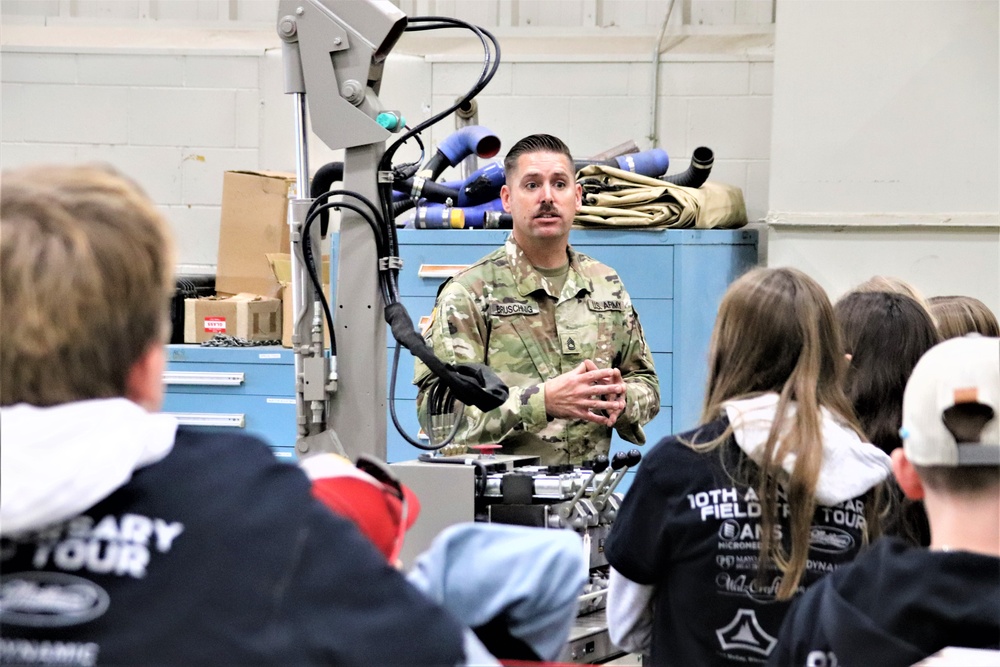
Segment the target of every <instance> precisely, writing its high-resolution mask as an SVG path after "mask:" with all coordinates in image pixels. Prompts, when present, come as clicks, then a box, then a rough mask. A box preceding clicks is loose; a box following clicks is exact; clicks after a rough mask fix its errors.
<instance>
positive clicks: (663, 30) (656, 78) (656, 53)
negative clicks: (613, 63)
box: [647, 0, 674, 148]
mask: <svg viewBox="0 0 1000 667" xmlns="http://www.w3.org/2000/svg"><path fill="white" fill-rule="evenodd" d="M673 11H674V0H670V4H668V5H667V14H666V16H664V17H663V23H661V24H660V34H659V35H658V36H657V38H656V45H655V46H654V47H653V83H652V87H651V88H652V91H653V99H652V103H651V104H650V107H649V136H648V137H647V138H648V139H649V144H650V147H651V148H656V145H657V141H658V140H659V137H658V136H657V133H656V114H657V112H658V110H659V98H660V49H661V48H662V46H663V37H664V36H665V35H666V34H667V23H668V22H669V21H670V14H671V12H673Z"/></svg>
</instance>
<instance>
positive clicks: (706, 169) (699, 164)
mask: <svg viewBox="0 0 1000 667" xmlns="http://www.w3.org/2000/svg"><path fill="white" fill-rule="evenodd" d="M714 163H715V153H713V152H712V149H711V148H708V147H707V146H698V148H696V149H694V153H693V154H692V155H691V166H689V167H688V168H687V171H682V172H681V173H679V174H674V175H673V176H660V180H661V181H666V182H667V183H673V184H674V185H681V186H683V187H686V188H700V187H701V186H702V184H704V182H705V181H707V180H708V175H709V174H710V173H712V165H713V164H714Z"/></svg>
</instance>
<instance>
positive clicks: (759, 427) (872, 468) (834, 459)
mask: <svg viewBox="0 0 1000 667" xmlns="http://www.w3.org/2000/svg"><path fill="white" fill-rule="evenodd" d="M777 407H778V395H777V394H774V393H770V394H763V395H761V396H757V397H755V398H747V399H742V400H738V401H730V402H728V403H726V404H725V409H726V416H727V417H729V423H730V424H731V425H732V427H733V437H734V438H735V439H736V444H737V445H738V446H739V447H740V449H742V450H743V452H744V453H745V454H746V455H747V456H749V457H750V459H751V460H752V461H754V462H755V463H758V464H759V463H760V462H761V459H762V458H763V455H764V445H766V444H767V436H768V434H769V433H770V432H771V424H773V423H774V417H775V412H776V410H777ZM795 409H796V406H795V404H794V403H790V404H789V406H788V410H787V414H786V416H785V424H786V425H788V424H790V420H791V419H792V418H793V417H794V416H795ZM820 411H821V413H822V424H821V429H822V436H823V461H822V463H821V464H820V471H819V479H818V480H817V482H816V502H818V503H819V504H820V505H827V506H832V505H838V504H840V503H842V502H844V501H846V500H850V499H851V498H857V497H858V496H860V495H862V494H864V493H865V492H866V491H868V489H870V488H872V487H873V486H875V485H876V484H878V483H879V482H881V481H883V480H884V479H886V478H887V477H888V476H889V475H890V474H892V459H890V458H889V457H888V456H887V455H886V454H885V453H884V452H883V451H882V450H880V449H879V448H878V447H876V446H875V445H873V444H871V443H868V442H865V441H864V440H862V439H861V438H860V437H859V436H858V434H857V433H855V432H854V431H853V430H852V429H851V428H850V427H848V426H846V425H845V424H843V423H842V422H840V421H839V420H838V419H837V418H836V417H834V415H833V413H831V412H830V411H829V410H827V409H826V408H820ZM782 435H784V433H782ZM781 467H782V468H783V469H784V470H785V472H787V473H788V474H791V472H792V469H793V468H794V467H795V455H794V454H789V455H788V456H786V457H785V460H784V461H782V463H781Z"/></svg>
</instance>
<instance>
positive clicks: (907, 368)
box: [833, 292, 940, 454]
mask: <svg viewBox="0 0 1000 667" xmlns="http://www.w3.org/2000/svg"><path fill="white" fill-rule="evenodd" d="M833 312H834V314H835V315H836V317H837V322H838V324H839V325H840V332H841V335H842V336H843V338H844V346H845V350H846V351H847V353H848V354H850V355H851V361H850V365H849V367H848V370H847V378H846V383H845V385H844V387H845V391H846V393H847V397H848V398H849V399H850V400H851V403H852V404H853V405H854V412H855V414H857V416H858V421H859V422H860V424H861V426H862V428H863V429H864V431H865V433H866V434H867V435H868V437H869V438H871V441H872V443H874V444H875V445H876V446H877V447H878V448H879V449H881V450H882V451H883V452H885V453H886V454H889V453H891V452H892V450H894V449H896V448H897V447H901V446H902V445H903V441H902V440H900V439H899V427H900V426H902V424H903V390H904V389H905V388H906V381H907V380H908V379H909V377H910V373H912V372H913V367H914V366H916V365H917V362H918V361H920V357H922V356H923V355H924V352H926V351H927V350H929V349H931V348H932V347H934V345H936V344H937V343H938V341H939V340H940V339H939V338H938V332H937V329H936V328H935V326H934V320H933V319H931V316H930V314H929V313H928V312H927V311H926V310H924V309H923V308H922V307H921V306H920V304H919V303H918V302H917V301H915V300H914V299H912V298H910V297H908V296H906V295H904V294H900V293H890V292H851V293H849V294H846V295H845V296H843V297H842V298H841V299H840V300H839V301H837V303H836V304H835V305H834V307H833Z"/></svg>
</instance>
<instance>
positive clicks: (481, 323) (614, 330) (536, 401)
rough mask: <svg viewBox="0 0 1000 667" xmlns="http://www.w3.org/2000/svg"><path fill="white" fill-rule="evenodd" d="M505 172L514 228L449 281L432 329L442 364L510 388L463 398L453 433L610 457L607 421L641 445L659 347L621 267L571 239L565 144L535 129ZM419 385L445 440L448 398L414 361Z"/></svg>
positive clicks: (424, 417)
mask: <svg viewBox="0 0 1000 667" xmlns="http://www.w3.org/2000/svg"><path fill="white" fill-rule="evenodd" d="M504 169H505V171H506V176H507V184H506V185H504V186H503V189H502V191H501V200H502V202H503V205H504V208H505V209H506V210H507V211H509V212H510V213H511V214H512V216H513V218H514V225H513V231H512V233H511V236H510V237H509V238H508V239H507V242H506V243H505V245H504V247H502V248H499V249H497V250H496V251H494V252H492V253H491V254H489V255H487V256H486V257H484V258H483V259H481V260H479V261H478V262H477V263H476V264H474V265H472V266H471V267H469V268H468V269H465V270H464V271H462V272H461V273H459V274H458V275H456V276H455V277H454V278H452V279H451V280H450V281H449V282H447V283H446V284H445V285H444V286H443V287H442V289H441V291H440V293H439V294H438V299H437V303H436V304H435V307H434V313H433V316H432V321H431V323H430V325H429V327H428V329H427V331H426V332H425V337H426V339H427V342H428V344H429V345H432V346H433V348H434V352H435V354H436V355H437V356H438V357H439V358H440V359H442V360H443V361H445V362H450V363H467V362H481V363H486V364H488V365H489V366H490V367H491V368H493V370H495V371H496V372H497V374H498V375H499V376H500V378H501V379H502V380H503V381H504V382H505V383H506V384H507V385H508V387H509V388H510V396H509V398H508V399H507V401H506V402H505V403H504V404H503V405H502V406H500V407H499V408H497V409H495V410H491V411H489V412H485V413H484V412H483V411H481V410H479V409H478V408H475V407H466V408H465V411H464V420H463V423H462V424H461V426H460V428H459V431H458V434H457V436H456V438H455V441H456V442H458V443H462V444H479V443H493V442H498V443H500V444H502V445H503V450H502V452H503V453H505V454H531V455H538V456H540V457H541V460H542V462H543V463H580V462H581V461H583V460H585V459H588V458H593V457H594V456H596V455H597V454H606V453H607V452H608V449H609V448H610V444H611V429H612V428H614V429H615V430H617V431H618V434H619V435H620V436H621V437H622V438H624V439H625V440H628V441H629V442H633V443H635V444H639V445H641V444H644V443H645V441H646V438H645V435H644V434H643V432H642V425H643V424H645V423H647V422H649V421H650V420H651V419H652V418H653V417H654V416H656V413H657V412H658V411H659V405H660V389H659V382H658V381H657V378H656V372H655V371H654V369H653V359H652V354H651V353H650V350H649V347H648V346H647V345H646V340H645V338H644V337H643V334H642V327H641V326H640V325H639V318H638V316H637V315H636V312H635V310H634V308H633V307H632V301H631V299H630V298H629V295H628V293H627V292H626V291H625V286H624V285H623V284H622V281H621V279H620V278H619V277H618V274H617V273H616V272H615V271H614V270H613V269H612V268H610V267H608V266H606V265H604V264H601V263H600V262H598V261H596V260H594V259H591V258H590V257H587V256H586V255H582V254H580V253H578V252H575V251H574V250H573V249H572V248H571V247H570V245H569V230H570V227H571V225H572V223H573V217H574V215H575V213H576V211H577V210H578V209H579V206H580V203H581V190H580V186H579V185H577V184H576V182H575V178H574V172H573V160H572V157H571V156H570V153H569V149H568V148H567V147H566V145H565V144H563V142H562V141H560V140H559V139H557V138H555V137H552V136H549V135H532V136H530V137H527V138H525V139H522V140H521V141H519V142H518V143H517V144H515V145H514V146H513V147H512V148H511V150H510V152H509V153H508V154H507V157H506V159H505V160H504ZM413 382H414V384H416V385H417V386H418V387H419V393H418V396H417V410H418V415H419V418H420V423H421V425H422V426H423V428H424V430H425V431H426V432H427V433H429V434H431V437H432V439H433V441H434V442H441V441H442V440H444V439H445V437H447V435H448V433H449V432H450V430H451V429H450V420H449V419H448V418H447V417H446V418H441V417H439V416H438V415H440V414H441V413H442V412H445V413H446V412H448V408H449V407H450V406H444V405H432V403H436V402H439V401H436V400H435V398H434V397H435V396H436V393H437V392H436V390H437V389H438V387H437V384H438V380H437V378H435V377H434V376H433V375H432V374H431V373H430V372H429V371H428V369H427V367H426V366H424V365H423V364H422V363H420V361H419V360H418V361H417V363H416V372H415V376H414V381H413Z"/></svg>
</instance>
